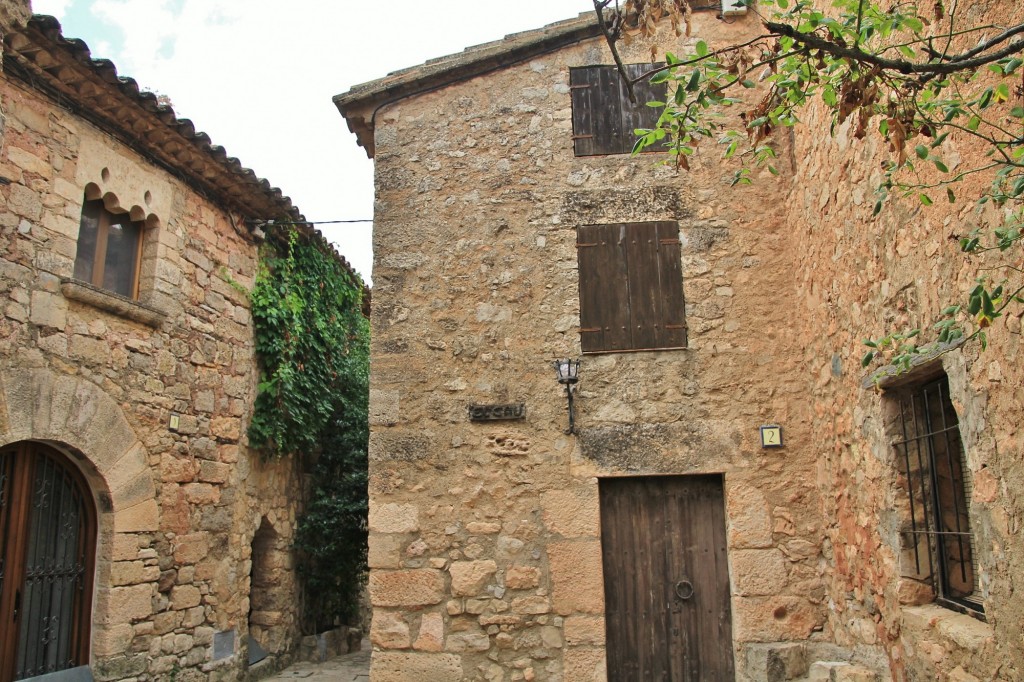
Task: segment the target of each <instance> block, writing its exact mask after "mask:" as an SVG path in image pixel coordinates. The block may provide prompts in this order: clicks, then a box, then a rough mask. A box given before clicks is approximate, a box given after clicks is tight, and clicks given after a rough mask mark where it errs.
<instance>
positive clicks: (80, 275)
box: [75, 201, 103, 282]
mask: <svg viewBox="0 0 1024 682" xmlns="http://www.w3.org/2000/svg"><path fill="white" fill-rule="evenodd" d="M102 210H103V207H102V204H101V203H100V202H99V201H87V202H85V205H84V206H83V207H82V222H81V224H80V225H79V228H78V255H77V256H76V258H75V279H80V280H82V281H83V282H91V281H92V270H93V264H94V263H95V262H96V241H97V239H98V237H99V230H100V211H102Z"/></svg>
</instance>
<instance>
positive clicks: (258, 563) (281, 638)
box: [249, 516, 295, 663]
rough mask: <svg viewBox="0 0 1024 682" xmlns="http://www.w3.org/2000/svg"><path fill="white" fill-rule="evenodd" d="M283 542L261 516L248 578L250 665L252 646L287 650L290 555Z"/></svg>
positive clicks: (291, 600) (290, 594) (288, 640)
mask: <svg viewBox="0 0 1024 682" xmlns="http://www.w3.org/2000/svg"><path fill="white" fill-rule="evenodd" d="M288 545H289V543H288V541H287V539H286V538H284V537H282V536H281V534H280V533H279V532H278V531H277V529H276V528H274V525H273V523H271V521H270V519H268V518H267V517H266V516H264V517H263V518H262V519H261V520H260V526H259V528H258V529H257V530H256V533H255V535H253V538H252V573H251V574H250V578H249V637H250V645H249V646H250V663H253V662H255V661H253V658H254V657H253V655H252V654H253V650H252V642H253V640H255V642H256V643H258V644H259V646H260V648H261V649H263V650H265V651H266V652H268V653H271V654H281V653H283V652H284V651H286V650H287V649H288V648H289V645H290V644H291V641H290V629H289V625H290V620H291V619H290V618H289V615H288V614H289V613H290V611H291V610H292V604H293V602H294V599H295V596H294V594H293V590H292V589H291V588H292V587H293V585H292V580H291V575H290V573H291V571H290V569H291V563H292V562H291V552H290V548H289V546H288Z"/></svg>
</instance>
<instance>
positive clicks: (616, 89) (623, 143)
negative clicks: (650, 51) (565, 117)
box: [569, 64, 668, 156]
mask: <svg viewBox="0 0 1024 682" xmlns="http://www.w3.org/2000/svg"><path fill="white" fill-rule="evenodd" d="M654 66H656V65H654V64H627V65H626V72H627V73H629V74H630V78H636V77H637V76H639V75H640V74H642V73H644V72H646V71H649V70H650V69H651V68H653V67H654ZM569 88H570V92H571V100H572V127H573V141H574V150H575V154H576V156H594V155H598V154H628V153H630V152H632V151H633V145H634V144H635V142H636V135H635V134H634V133H633V131H634V130H635V129H637V128H653V127H654V126H655V125H656V124H657V122H658V116H659V115H660V113H661V110H660V109H657V108H654V107H649V106H647V102H650V101H664V100H665V96H666V93H667V88H668V86H667V84H666V83H658V84H655V85H651V84H650V83H649V82H647V81H641V82H639V83H636V84H634V86H633V92H634V94H635V95H636V100H637V101H636V104H633V103H632V102H630V101H629V93H628V92H627V90H626V83H625V81H623V79H622V76H621V75H620V74H619V71H618V69H616V68H615V67H614V66H587V67H580V68H573V69H570V70H569ZM652 151H654V150H652Z"/></svg>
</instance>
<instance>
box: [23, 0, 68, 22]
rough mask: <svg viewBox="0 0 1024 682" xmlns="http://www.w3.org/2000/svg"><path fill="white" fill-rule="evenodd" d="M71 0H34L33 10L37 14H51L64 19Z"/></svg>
mask: <svg viewBox="0 0 1024 682" xmlns="http://www.w3.org/2000/svg"><path fill="white" fill-rule="evenodd" d="M71 2H72V0H33V2H32V11H33V12H35V13H36V14H49V15H50V16H53V17H57V19H63V18H64V13H65V12H67V11H68V5H70V4H71Z"/></svg>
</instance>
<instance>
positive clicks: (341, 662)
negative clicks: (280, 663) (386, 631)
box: [266, 641, 371, 682]
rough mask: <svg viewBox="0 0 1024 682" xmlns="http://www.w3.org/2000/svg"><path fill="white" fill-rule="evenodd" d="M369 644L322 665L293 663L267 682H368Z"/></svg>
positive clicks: (365, 643)
mask: <svg viewBox="0 0 1024 682" xmlns="http://www.w3.org/2000/svg"><path fill="white" fill-rule="evenodd" d="M370 649H371V647H370V643H369V642H368V641H364V642H363V648H362V650H361V651H355V652H353V653H350V654H344V655H343V656H337V657H335V658H332V659H330V660H327V661H324V662H323V663H310V662H308V661H303V662H301V663H295V664H294V665H291V666H289V667H287V668H285V669H284V670H282V671H281V672H280V673H278V674H277V675H274V676H273V677H268V678H266V679H267V680H268V681H273V682H278V681H281V680H307V682H369V679H370Z"/></svg>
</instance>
